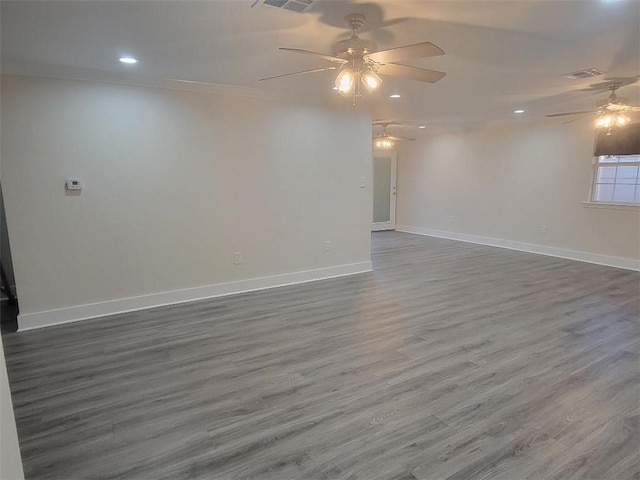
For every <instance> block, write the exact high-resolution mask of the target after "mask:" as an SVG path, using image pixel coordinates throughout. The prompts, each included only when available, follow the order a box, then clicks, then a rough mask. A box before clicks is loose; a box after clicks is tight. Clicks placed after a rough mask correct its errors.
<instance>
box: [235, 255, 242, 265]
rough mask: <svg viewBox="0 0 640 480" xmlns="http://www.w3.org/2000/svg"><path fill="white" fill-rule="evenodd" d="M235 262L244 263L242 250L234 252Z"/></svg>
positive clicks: (237, 263) (236, 263)
mask: <svg viewBox="0 0 640 480" xmlns="http://www.w3.org/2000/svg"><path fill="white" fill-rule="evenodd" d="M233 264H234V265H242V252H235V253H234V254H233Z"/></svg>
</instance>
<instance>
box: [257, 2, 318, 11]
mask: <svg viewBox="0 0 640 480" xmlns="http://www.w3.org/2000/svg"><path fill="white" fill-rule="evenodd" d="M315 1H316V0H257V1H255V2H254V3H253V5H251V8H253V7H257V6H260V5H268V6H270V7H276V8H282V9H284V10H289V11H292V12H298V13H304V12H306V11H307V10H309V9H310V8H311V6H312V5H313V3H314V2H315Z"/></svg>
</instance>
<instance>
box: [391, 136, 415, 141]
mask: <svg viewBox="0 0 640 480" xmlns="http://www.w3.org/2000/svg"><path fill="white" fill-rule="evenodd" d="M387 138H388V139H389V140H395V141H398V140H408V141H410V142H413V141H414V140H415V138H411V137H403V136H401V135H387Z"/></svg>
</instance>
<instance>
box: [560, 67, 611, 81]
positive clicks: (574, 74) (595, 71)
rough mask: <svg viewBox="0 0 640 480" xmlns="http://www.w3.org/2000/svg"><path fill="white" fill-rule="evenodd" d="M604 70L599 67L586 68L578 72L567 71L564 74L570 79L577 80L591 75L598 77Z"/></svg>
mask: <svg viewBox="0 0 640 480" xmlns="http://www.w3.org/2000/svg"><path fill="white" fill-rule="evenodd" d="M603 73H604V72H602V71H600V70H598V69H597V68H586V69H584V70H578V71H577V72H571V73H565V74H564V75H562V76H563V77H564V78H568V79H569V80H577V79H579V78H589V77H597V76H598V75H602V74H603Z"/></svg>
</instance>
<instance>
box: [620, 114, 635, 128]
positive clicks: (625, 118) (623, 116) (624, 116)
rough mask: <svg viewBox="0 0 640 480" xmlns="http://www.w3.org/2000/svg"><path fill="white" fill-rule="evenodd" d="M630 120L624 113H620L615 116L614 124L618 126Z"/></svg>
mask: <svg viewBox="0 0 640 480" xmlns="http://www.w3.org/2000/svg"><path fill="white" fill-rule="evenodd" d="M630 121H631V120H630V119H629V117H627V116H626V115H622V114H621V113H620V114H618V115H617V116H616V125H618V126H619V127H624V126H625V125H626V124H627V123H629V122H630Z"/></svg>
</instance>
